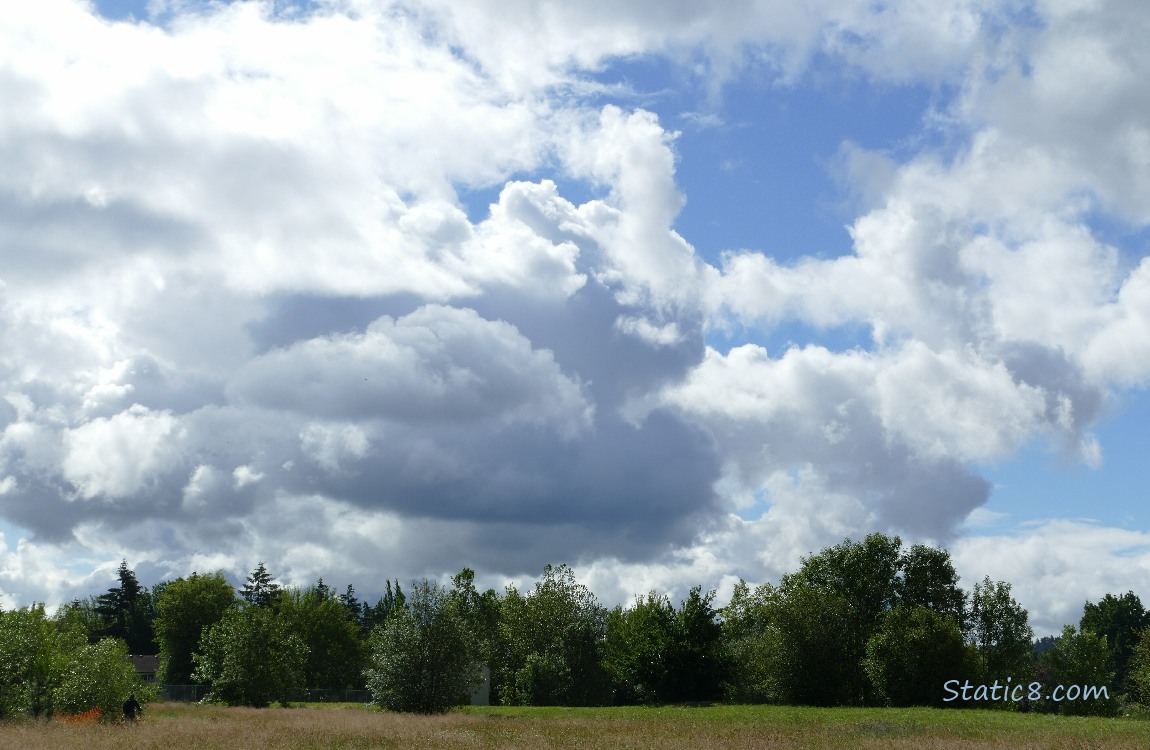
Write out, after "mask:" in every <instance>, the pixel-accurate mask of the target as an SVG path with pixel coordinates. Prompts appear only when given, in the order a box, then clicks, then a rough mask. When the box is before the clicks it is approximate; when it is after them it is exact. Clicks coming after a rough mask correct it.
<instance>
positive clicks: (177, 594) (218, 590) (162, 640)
mask: <svg viewBox="0 0 1150 750" xmlns="http://www.w3.org/2000/svg"><path fill="white" fill-rule="evenodd" d="M237 603H238V600H237V599H236V592H235V589H233V588H232V585H231V584H230V583H228V580H227V579H226V578H224V574H223V572H221V571H216V572H215V573H207V574H205V575H199V574H198V573H192V575H190V576H189V577H187V578H178V579H176V580H174V581H170V582H168V583H167V584H166V585H165V586H163V587H162V589H161V591H160V594H159V597H158V598H157V599H156V640H157V641H158V642H159V644H160V674H159V675H158V676H159V679H160V681H161V682H164V683H167V684H173V685H183V684H186V683H189V682H191V681H192V672H193V671H194V670H195V662H194V661H193V659H192V656H193V654H195V653H197V652H198V651H200V645H201V644H200V641H201V637H202V635H203V632H204V629H205V628H208V627H210V626H212V625H215V624H216V623H217V622H219V621H220V620H221V619H223V616H224V614H225V613H227V612H228V611H229V610H232V609H234V608H235V607H236V605H237Z"/></svg>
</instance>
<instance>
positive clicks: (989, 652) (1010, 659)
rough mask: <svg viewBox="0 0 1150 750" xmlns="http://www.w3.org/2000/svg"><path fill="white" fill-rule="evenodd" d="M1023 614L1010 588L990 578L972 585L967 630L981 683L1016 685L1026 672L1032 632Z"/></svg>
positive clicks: (1032, 636) (1031, 647) (1026, 617)
mask: <svg viewBox="0 0 1150 750" xmlns="http://www.w3.org/2000/svg"><path fill="white" fill-rule="evenodd" d="M1028 619H1029V617H1028V615H1027V612H1026V610H1025V609H1024V608H1023V607H1022V605H1021V604H1019V603H1018V602H1017V601H1015V599H1014V597H1012V596H1011V595H1010V584H1009V583H1005V582H1003V581H998V582H997V583H992V582H991V580H990V578H989V577H986V578H983V580H982V582H980V583H976V584H974V594H973V595H972V596H971V602H970V626H971V634H972V636H973V638H974V643H975V645H976V646H977V647H978V653H979V656H980V657H981V661H982V664H981V665H980V666H981V669H980V672H981V674H982V678H983V679H984V680H995V679H997V680H999V681H1001V682H1005V678H1006V677H1011V678H1013V679H1014V680H1015V681H1017V680H1019V679H1020V678H1025V677H1026V675H1027V674H1028V672H1029V666H1030V658H1031V656H1030V654H1031V651H1032V649H1033V640H1034V631H1033V630H1031V628H1030V624H1029V622H1028Z"/></svg>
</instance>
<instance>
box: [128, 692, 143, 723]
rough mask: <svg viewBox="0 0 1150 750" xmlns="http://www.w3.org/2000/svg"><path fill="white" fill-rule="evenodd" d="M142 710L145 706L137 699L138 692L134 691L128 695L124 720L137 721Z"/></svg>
mask: <svg viewBox="0 0 1150 750" xmlns="http://www.w3.org/2000/svg"><path fill="white" fill-rule="evenodd" d="M142 710H144V709H143V706H141V705H140V702H139V701H138V700H136V694H135V693H132V694H131V695H129V696H128V700H126V701H124V721H135V720H136V715H137V714H139V713H140V711H142Z"/></svg>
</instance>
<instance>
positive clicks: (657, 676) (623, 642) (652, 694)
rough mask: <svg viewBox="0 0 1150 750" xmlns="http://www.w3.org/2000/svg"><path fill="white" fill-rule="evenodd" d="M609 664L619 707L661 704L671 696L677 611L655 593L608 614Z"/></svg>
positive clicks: (607, 647) (607, 646)
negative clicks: (670, 682)
mask: <svg viewBox="0 0 1150 750" xmlns="http://www.w3.org/2000/svg"><path fill="white" fill-rule="evenodd" d="M606 628H607V635H606V639H607V640H606V658H605V664H606V668H607V671H608V672H609V673H610V676H611V679H612V682H613V684H614V687H615V700H616V702H617V703H646V704H652V703H660V702H663V701H664V700H665V698H666V695H667V694H668V692H669V681H670V680H669V677H670V675H669V672H670V669H671V665H670V663H669V662H670V655H671V645H672V642H673V640H674V637H675V634H674V630H675V610H674V608H673V607H672V606H671V602H670V600H669V599H668V598H667V597H666V596H660V595H658V594H657V593H655V592H654V591H652V592H650V593H649V594H647V596H646V598H643V597H640V598H637V599H636V601H635V604H634V606H632V607H630V608H628V609H623V608H622V607H616V608H615V609H613V610H611V611H610V612H608V613H607V619H606Z"/></svg>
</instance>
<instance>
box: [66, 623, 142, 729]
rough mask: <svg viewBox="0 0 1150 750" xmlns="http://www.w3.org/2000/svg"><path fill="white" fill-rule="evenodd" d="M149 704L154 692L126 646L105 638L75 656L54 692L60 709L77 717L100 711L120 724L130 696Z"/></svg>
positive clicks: (103, 717) (80, 650) (75, 653)
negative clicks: (94, 710)
mask: <svg viewBox="0 0 1150 750" xmlns="http://www.w3.org/2000/svg"><path fill="white" fill-rule="evenodd" d="M131 694H135V696H136V700H138V701H139V702H140V703H141V704H147V702H148V700H149V699H150V698H151V697H152V695H151V691H150V690H149V689H148V688H147V686H145V684H144V682H143V680H141V679H140V675H139V673H138V672H137V671H136V668H135V667H134V666H133V665H132V661H131V660H130V659H129V658H128V647H127V645H126V644H125V643H124V642H123V641H121V640H119V639H118V638H102V639H100V640H99V641H98V642H96V643H89V644H85V645H84V646H82V647H81V648H79V649H77V650H76V651H75V652H73V653H72V655H71V659H70V660H69V662H68V666H67V668H66V669H65V671H64V674H63V676H62V678H61V680H60V684H59V686H58V687H57V688H56V690H55V702H56V707H57V709H58V710H61V711H66V712H68V713H72V714H76V713H82V712H84V711H87V710H89V709H92V708H98V709H100V720H101V721H104V722H116V721H119V719H120V718H121V717H120V710H121V707H122V706H123V703H124V701H125V700H127V698H128V696H129V695H131Z"/></svg>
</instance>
